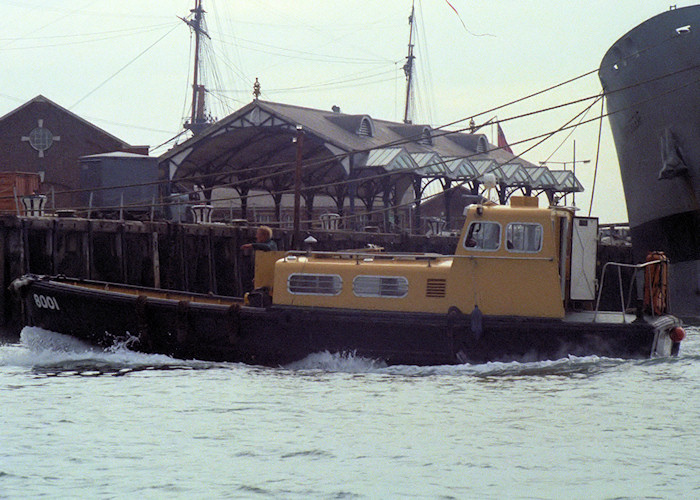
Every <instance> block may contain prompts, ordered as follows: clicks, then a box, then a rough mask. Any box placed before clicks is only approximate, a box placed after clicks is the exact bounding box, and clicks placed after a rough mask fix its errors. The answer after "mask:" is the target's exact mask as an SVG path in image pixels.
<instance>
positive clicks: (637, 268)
mask: <svg viewBox="0 0 700 500" xmlns="http://www.w3.org/2000/svg"><path fill="white" fill-rule="evenodd" d="M665 263H666V261H663V260H650V261H648V262H644V263H643V264H625V263H622V262H606V263H605V265H604V266H603V269H602V271H601V273H600V287H599V288H598V297H597V299H596V303H595V311H594V313H593V322H595V321H596V319H597V317H598V312H599V310H600V298H601V296H602V292H603V288H604V284H605V274H606V271H607V269H608V266H611V267H615V268H617V282H618V287H619V289H620V309H621V314H622V322H623V323H626V322H627V316H626V309H627V307H629V306H630V303H631V301H632V291H633V290H635V289H636V286H635V281H636V279H637V273H638V272H639V271H640V270H643V269H645V268H647V267H649V266H652V265H655V264H665ZM622 269H634V271H633V272H632V278H630V286H629V295H628V297H627V303H626V305H625V291H624V288H623V286H622ZM645 285H646V283H645ZM648 286H649V296H650V297H651V295H652V294H651V291H652V290H651V282H650V283H648ZM651 316H652V317H654V316H656V314H655V312H654V307H653V305H652V307H651Z"/></svg>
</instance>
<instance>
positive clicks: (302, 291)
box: [287, 273, 343, 295]
mask: <svg viewBox="0 0 700 500" xmlns="http://www.w3.org/2000/svg"><path fill="white" fill-rule="evenodd" d="M342 288H343V279H342V278H341V277H340V276H338V275H337V274H307V273H294V274H290V275H289V277H288V278H287V289H288V290H289V293H293V294H297V295H338V294H339V293H340V291H341V290H342Z"/></svg>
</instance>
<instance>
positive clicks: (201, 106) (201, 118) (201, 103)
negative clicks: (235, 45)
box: [181, 0, 210, 135]
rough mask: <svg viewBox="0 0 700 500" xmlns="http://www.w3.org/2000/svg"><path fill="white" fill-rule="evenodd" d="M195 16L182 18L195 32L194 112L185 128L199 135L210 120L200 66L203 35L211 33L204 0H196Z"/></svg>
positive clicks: (193, 12)
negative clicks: (200, 77) (206, 111)
mask: <svg viewBox="0 0 700 500" xmlns="http://www.w3.org/2000/svg"><path fill="white" fill-rule="evenodd" d="M190 12H191V13H192V14H194V17H193V18H192V19H189V20H187V19H182V18H181V19H182V20H183V21H184V22H185V23H187V25H188V26H189V27H190V28H191V29H192V31H193V32H194V74H193V77H192V113H191V116H190V121H189V122H186V123H185V128H186V129H188V130H191V131H192V133H193V134H195V135H197V134H198V133H199V132H201V131H202V130H204V129H205V128H206V127H207V126H208V125H209V124H210V121H209V120H208V119H207V117H206V116H205V109H206V108H205V95H206V88H205V87H204V85H200V83H199V66H200V52H201V40H200V38H201V37H202V36H206V37H207V38H209V34H208V33H207V32H206V31H205V30H204V12H205V11H204V8H203V7H202V0H195V5H194V9H192V10H190Z"/></svg>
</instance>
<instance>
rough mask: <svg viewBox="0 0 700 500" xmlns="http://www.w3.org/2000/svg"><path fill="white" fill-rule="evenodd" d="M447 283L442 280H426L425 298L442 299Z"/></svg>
mask: <svg viewBox="0 0 700 500" xmlns="http://www.w3.org/2000/svg"><path fill="white" fill-rule="evenodd" d="M446 289H447V281H446V280H444V279H436V278H428V283H427V285H426V288H425V296H426V297H430V298H442V297H444V296H445V291H446Z"/></svg>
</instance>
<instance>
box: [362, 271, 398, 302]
mask: <svg viewBox="0 0 700 500" xmlns="http://www.w3.org/2000/svg"><path fill="white" fill-rule="evenodd" d="M352 291H353V292H354V293H355V295H357V296H358V297H394V298H396V297H405V296H406V295H407V294H408V280H407V279H406V278H404V277H403V276H369V275H360V276H355V279H354V280H352Z"/></svg>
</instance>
